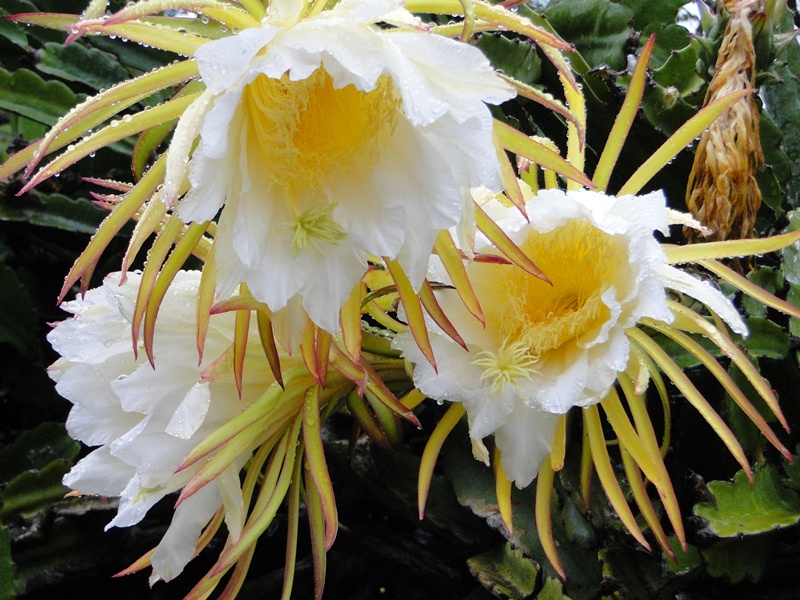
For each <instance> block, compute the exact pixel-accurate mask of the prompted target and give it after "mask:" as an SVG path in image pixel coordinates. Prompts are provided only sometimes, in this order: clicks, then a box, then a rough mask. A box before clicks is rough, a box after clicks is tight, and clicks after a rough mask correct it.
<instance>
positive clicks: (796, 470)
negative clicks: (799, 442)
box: [783, 446, 800, 491]
mask: <svg viewBox="0 0 800 600" xmlns="http://www.w3.org/2000/svg"><path fill="white" fill-rule="evenodd" d="M793 459H794V460H792V462H786V463H784V464H783V470H784V471H786V475H787V476H788V479H787V480H786V482H785V483H786V485H787V486H789V487H790V488H792V489H793V490H795V491H800V446H797V448H796V449H795V454H794V456H793Z"/></svg>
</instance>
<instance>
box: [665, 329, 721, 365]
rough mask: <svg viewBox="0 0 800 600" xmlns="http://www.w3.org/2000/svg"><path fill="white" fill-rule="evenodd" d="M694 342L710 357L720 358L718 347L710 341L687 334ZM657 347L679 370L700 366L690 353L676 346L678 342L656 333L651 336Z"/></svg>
mask: <svg viewBox="0 0 800 600" xmlns="http://www.w3.org/2000/svg"><path fill="white" fill-rule="evenodd" d="M688 335H689V337H691V338H692V339H693V340H694V341H695V342H697V343H698V344H700V345H701V346H702V347H703V348H705V349H706V350H708V351H709V352H710V353H711V355H712V356H720V349H719V346H717V345H716V344H714V342H712V341H711V340H710V339H708V338H707V337H706V336H704V335H699V334H688ZM651 337H652V338H653V339H654V340H655V341H656V342H657V343H658V345H659V346H661V347H662V348H663V349H664V351H665V352H666V353H667V354H668V355H669V357H670V358H671V359H672V360H674V361H675V363H676V364H677V365H678V366H679V367H680V368H681V369H689V368H691V367H696V366H698V365H700V364H701V362H700V360H699V359H698V358H697V357H696V356H695V355H694V354H692V353H691V352H689V351H688V350H686V348H684V347H683V346H681V345H680V344H678V342H675V341H673V340H672V339H670V338H668V337H666V336H665V335H662V334H660V333H657V334H655V335H653V336H651Z"/></svg>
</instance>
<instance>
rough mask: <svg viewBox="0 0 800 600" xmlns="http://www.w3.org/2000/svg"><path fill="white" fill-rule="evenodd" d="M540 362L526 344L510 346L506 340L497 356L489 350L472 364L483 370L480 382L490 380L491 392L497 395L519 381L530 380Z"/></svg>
mask: <svg viewBox="0 0 800 600" xmlns="http://www.w3.org/2000/svg"><path fill="white" fill-rule="evenodd" d="M538 360H539V357H538V356H533V355H531V354H530V353H529V351H528V348H526V347H525V344H524V342H516V343H514V344H509V343H508V340H506V341H504V342H503V344H502V345H501V346H500V349H499V350H498V351H497V353H496V354H495V353H494V352H490V351H489V350H484V351H483V352H479V353H478V354H477V355H475V358H473V359H472V364H473V365H475V366H477V367H480V368H482V369H483V373H482V374H481V378H480V380H481V381H485V380H487V379H488V380H490V381H491V384H492V387H491V391H492V393H493V394H497V393H500V392H502V391H503V389H505V387H506V386H507V385H509V384H513V383H515V382H516V381H517V380H518V379H530V378H531V376H532V375H533V374H534V373H537V371H536V369H534V368H533V366H534V365H535V364H536V361H538Z"/></svg>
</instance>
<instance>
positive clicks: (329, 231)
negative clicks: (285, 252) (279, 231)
mask: <svg viewBox="0 0 800 600" xmlns="http://www.w3.org/2000/svg"><path fill="white" fill-rule="evenodd" d="M334 208H336V204H333V203H332V204H328V205H326V206H325V207H324V208H322V209H320V210H315V209H313V208H309V209H307V210H305V211H303V212H302V213H300V214H299V215H298V216H297V217H295V221H294V223H292V225H291V231H292V249H293V250H294V251H295V253H296V254H299V253H300V252H302V251H303V250H308V251H309V252H311V253H312V254H317V253H319V252H321V251H322V250H321V248H320V247H319V242H326V243H328V244H335V243H336V242H338V241H339V240H340V239H342V238H343V237H344V236H345V235H346V234H345V232H344V230H343V229H342V228H341V226H340V225H339V224H338V223H337V222H336V221H334V220H333V219H331V213H332V212H333V209H334Z"/></svg>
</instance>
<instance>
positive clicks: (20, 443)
mask: <svg viewBox="0 0 800 600" xmlns="http://www.w3.org/2000/svg"><path fill="white" fill-rule="evenodd" d="M79 451H80V444H79V443H78V442H76V441H75V440H73V439H72V438H71V437H70V436H69V434H67V431H66V429H64V425H63V423H40V424H39V425H37V426H36V427H35V428H33V429H29V430H28V431H24V432H23V433H21V434H20V435H19V436H17V439H15V440H14V441H13V442H12V443H11V444H8V445H7V446H5V447H3V448H0V483H4V482H7V481H10V480H12V479H13V478H15V477H17V476H18V475H20V474H22V473H25V472H26V471H36V470H38V469H43V468H45V467H46V466H47V465H48V464H50V463H51V462H53V461H55V460H59V459H67V460H72V459H74V458H75V457H76V456H77V455H78V452H79Z"/></svg>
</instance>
